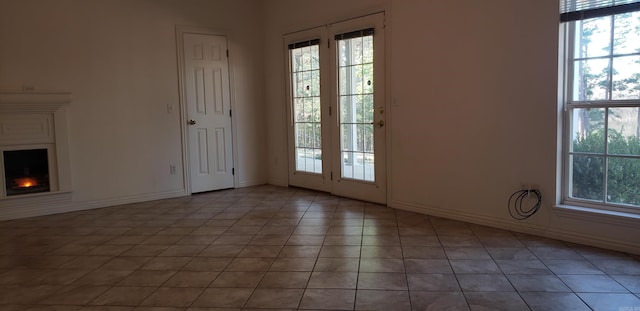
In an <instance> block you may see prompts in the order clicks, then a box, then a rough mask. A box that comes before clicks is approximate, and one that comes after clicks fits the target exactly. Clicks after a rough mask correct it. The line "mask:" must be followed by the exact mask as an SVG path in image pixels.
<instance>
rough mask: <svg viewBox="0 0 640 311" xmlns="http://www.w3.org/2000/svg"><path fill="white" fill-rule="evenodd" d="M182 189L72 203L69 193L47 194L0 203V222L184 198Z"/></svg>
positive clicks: (184, 194)
mask: <svg viewBox="0 0 640 311" xmlns="http://www.w3.org/2000/svg"><path fill="white" fill-rule="evenodd" d="M186 195H187V193H186V192H185V191H184V189H180V190H172V191H165V192H159V193H149V194H141V195H134V196H123V197H118V198H111V199H105V200H94V201H84V202H73V196H72V193H71V192H59V193H49V194H46V195H37V196H29V197H22V198H15V199H10V200H2V201H0V220H11V219H20V218H27V217H37V216H44V215H52V214H60V213H68V212H75V211H82V210H89V209H94V208H101V207H108V206H115V205H122V204H132V203H139V202H146V201H153V200H161V199H168V198H175V197H181V196H186Z"/></svg>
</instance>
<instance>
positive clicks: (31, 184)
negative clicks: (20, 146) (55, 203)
mask: <svg viewBox="0 0 640 311" xmlns="http://www.w3.org/2000/svg"><path fill="white" fill-rule="evenodd" d="M2 156H3V160H4V175H5V176H4V177H5V185H6V189H5V190H6V195H7V196H14V195H22V194H32V193H40V192H49V191H50V184H49V157H48V150H47V149H44V148H43V149H26V150H6V151H3V152H2Z"/></svg>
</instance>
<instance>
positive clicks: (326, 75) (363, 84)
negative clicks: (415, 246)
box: [285, 13, 386, 203]
mask: <svg viewBox="0 0 640 311" xmlns="http://www.w3.org/2000/svg"><path fill="white" fill-rule="evenodd" d="M383 23H384V14H382V13H379V14H375V15H370V16H366V17H362V18H358V19H354V20H349V21H345V22H340V23H335V24H331V25H328V26H324V27H319V28H314V29H310V30H306V31H303V32H297V33H294V34H289V35H287V36H285V48H286V51H287V77H288V83H287V85H288V95H289V105H287V106H288V110H287V111H288V115H289V122H288V123H289V127H288V140H289V184H290V185H294V186H299V187H305V188H311V189H317V190H321V191H327V192H331V193H333V194H336V195H340V196H345V197H351V198H356V199H362V200H366V201H371V202H377V203H386V166H385V161H386V160H385V136H386V133H385V129H386V128H385V123H384V122H385V109H386V105H385V94H384V90H385V87H384V68H385V67H384V46H385V45H384V28H383Z"/></svg>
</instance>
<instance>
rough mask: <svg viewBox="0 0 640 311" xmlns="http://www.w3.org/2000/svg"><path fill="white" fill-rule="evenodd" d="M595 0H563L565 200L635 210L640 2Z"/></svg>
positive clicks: (639, 203)
mask: <svg viewBox="0 0 640 311" xmlns="http://www.w3.org/2000/svg"><path fill="white" fill-rule="evenodd" d="M593 2H594V1H580V0H564V1H561V6H562V7H561V9H564V10H565V11H566V12H565V14H563V20H565V21H564V22H563V25H562V27H563V28H564V30H565V32H564V34H565V36H566V37H565V44H564V49H565V51H564V53H565V54H564V55H565V58H564V59H565V61H566V63H565V72H566V77H565V81H566V83H565V85H566V87H565V90H564V94H565V108H566V109H565V111H566V116H565V127H564V128H565V144H564V146H565V157H564V162H565V170H564V176H565V177H564V186H565V191H564V201H565V203H568V204H572V205H580V206H587V207H596V208H604V209H612V210H619V211H627V212H629V211H630V212H635V213H640V7H639V6H638V4H640V3H632V4H628V2H632V1H624V2H625V4H624V5H616V3H613V0H611V1H600V2H599V4H600V5H601V6H602V7H600V8H595V9H594V8H591V7H589V4H590V3H593ZM602 2H609V5H602ZM580 10H581V11H580ZM572 11H578V12H577V13H576V12H572Z"/></svg>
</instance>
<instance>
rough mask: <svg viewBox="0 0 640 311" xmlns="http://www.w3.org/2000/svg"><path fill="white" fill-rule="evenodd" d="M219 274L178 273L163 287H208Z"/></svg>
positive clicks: (199, 272) (200, 272) (201, 272)
mask: <svg viewBox="0 0 640 311" xmlns="http://www.w3.org/2000/svg"><path fill="white" fill-rule="evenodd" d="M218 274H220V272H203V271H198V272H195V271H178V272H176V273H175V274H174V275H173V276H172V277H171V278H170V279H169V280H167V282H165V283H164V284H163V285H164V286H166V287H208V286H209V284H211V282H213V280H214V279H215V278H216V277H217V276H218Z"/></svg>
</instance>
